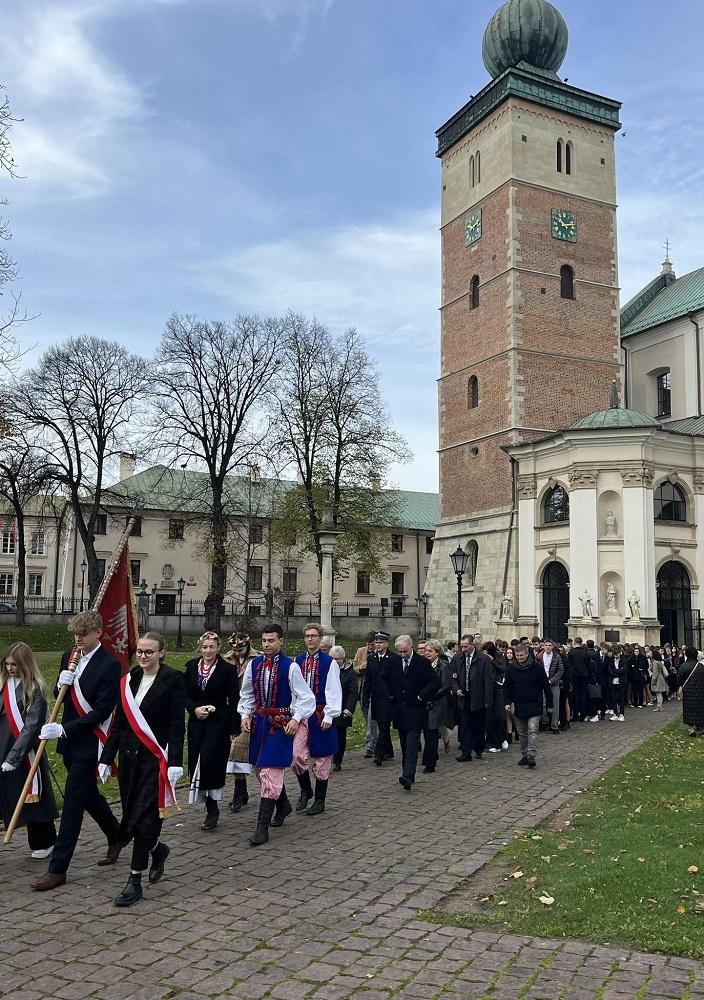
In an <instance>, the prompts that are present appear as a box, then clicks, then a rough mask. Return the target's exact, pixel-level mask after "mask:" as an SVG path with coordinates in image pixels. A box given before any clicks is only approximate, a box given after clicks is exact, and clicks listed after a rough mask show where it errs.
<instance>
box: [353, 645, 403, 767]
mask: <svg viewBox="0 0 704 1000" xmlns="http://www.w3.org/2000/svg"><path fill="white" fill-rule="evenodd" d="M374 646H375V647H376V648H375V650H374V652H373V653H369V654H368V656H367V669H366V671H365V676H364V687H363V689H362V710H363V711H364V712H365V713H366V712H367V711H368V710H369V706H370V705H371V716H372V719H373V720H374V722H376V724H377V726H378V727H379V735H378V737H377V741H376V747H375V749H374V763H375V764H376V766H377V767H381V765H382V764H383V763H384V761H385V760H393V759H394V747H393V743H392V742H391V718H392V707H393V702H392V698H391V692H390V691H389V686H388V679H387V678H388V673H389V669H390V668H391V666H393V665H394V664H395V663H396V661H399V658H398V656H396V654H395V653H390V652H389V637H388V635H387V633H386V632H377V633H376V635H375V636H374ZM399 662H400V661H399Z"/></svg>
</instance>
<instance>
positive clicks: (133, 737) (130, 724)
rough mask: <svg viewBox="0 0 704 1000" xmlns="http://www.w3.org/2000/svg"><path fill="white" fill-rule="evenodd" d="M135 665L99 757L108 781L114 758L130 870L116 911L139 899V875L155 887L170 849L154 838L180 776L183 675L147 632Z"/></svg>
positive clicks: (161, 641)
mask: <svg viewBox="0 0 704 1000" xmlns="http://www.w3.org/2000/svg"><path fill="white" fill-rule="evenodd" d="M136 655H137V666H136V667H135V668H134V669H133V670H132V672H131V673H129V674H126V675H125V676H124V677H123V678H122V680H121V682H120V702H119V704H118V707H117V712H116V713H115V723H114V725H113V727H112V731H111V733H110V737H109V739H108V741H107V743H106V744H105V747H104V749H103V752H102V754H101V757H100V766H99V769H98V770H99V774H100V777H101V780H103V781H107V779H108V778H109V777H110V770H111V765H112V763H113V761H114V760H115V755H116V754H118V753H119V756H120V767H119V770H118V774H117V780H118V783H119V786H120V800H121V802H122V822H121V823H120V832H119V834H118V837H119V840H120V841H121V842H123V843H128V842H129V841H130V840H132V841H133V844H132V870H131V873H130V877H129V879H128V881H127V885H126V886H125V888H124V889H123V890H122V892H121V893H120V895H119V896H118V897H117V898H116V899H115V906H132V905H133V904H134V903H138V902H139V900H140V899H141V898H142V895H143V893H142V873H143V872H144V871H145V870H146V869H147V866H148V865H149V855H150V854H151V859H152V863H151V866H150V867H149V881H150V882H151V883H152V884H153V883H155V882H158V881H159V879H160V878H161V876H162V875H163V874H164V864H165V862H166V859H167V858H168V856H169V853H170V850H169V847H168V845H167V844H165V843H164V842H163V841H161V840H160V839H159V837H160V834H161V827H162V823H163V821H164V819H165V818H166V817H167V816H169V815H172V814H173V813H174V812H175V811H178V809H179V807H178V805H177V803H176V787H175V786H176V782H177V781H178V780H179V778H181V777H182V776H183V766H182V762H183V738H184V732H185V691H184V685H183V674H180V673H178V672H177V671H176V670H173V669H172V668H171V667H169V666H168V665H167V664H166V663H165V662H164V655H165V650H164V639H163V637H162V636H161V635H159V633H158V632H146V633H145V634H144V635H143V636H140V638H139V639H138V640H137V654H136Z"/></svg>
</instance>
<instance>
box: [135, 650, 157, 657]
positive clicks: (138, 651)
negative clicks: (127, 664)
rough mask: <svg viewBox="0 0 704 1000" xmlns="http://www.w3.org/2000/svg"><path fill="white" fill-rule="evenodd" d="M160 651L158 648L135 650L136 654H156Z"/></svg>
mask: <svg viewBox="0 0 704 1000" xmlns="http://www.w3.org/2000/svg"><path fill="white" fill-rule="evenodd" d="M158 652H159V650H158V649H138V650H136V651H135V656H156V654H157V653H158Z"/></svg>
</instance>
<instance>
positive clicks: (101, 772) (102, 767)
mask: <svg viewBox="0 0 704 1000" xmlns="http://www.w3.org/2000/svg"><path fill="white" fill-rule="evenodd" d="M111 775H112V768H111V766H110V765H109V764H98V777H99V778H100V780H101V781H102V783H103V784H105V782H106V781H109V780H110V777H111Z"/></svg>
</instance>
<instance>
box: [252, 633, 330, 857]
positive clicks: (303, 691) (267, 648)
mask: <svg viewBox="0 0 704 1000" xmlns="http://www.w3.org/2000/svg"><path fill="white" fill-rule="evenodd" d="M283 641H284V633H283V629H282V628H281V626H280V625H276V624H271V625H266V626H265V627H264V629H263V630H262V650H263V653H262V655H261V656H258V657H257V658H256V659H255V660H253V661H252V663H251V664H250V665H249V667H247V669H246V670H245V672H244V675H243V677H242V690H241V694H240V703H239V706H238V711H239V713H240V715H241V717H242V729H243V730H244V731H245V732H246V733H250V741H249V760H250V762H251V764H252V765H253V767H254V773H255V774H256V776H257V780H258V781H259V783H260V785H261V801H260V803H259V816H258V817H257V828H256V830H255V832H254V835H253V836H252V837H250V838H249V842H250V844H251V845H252V847H259V846H261V845H262V844H266V842H267V841H268V840H269V827H270V826H275V827H278V826H282V825H283V822H284V820H285V819H286V817H287V816H289V815H290V814H291V812H292V811H293V810H292V808H291V803H290V802H289V800H288V796H287V795H286V788H285V786H284V774H285V772H286V768H287V767H291V764H292V763H293V741H294V738H295V735H296V732H297V731H298V729H299V726H300V724H301V722H303V721H304V720H305V719H307V718H309V716H311V715H312V714H313V712H315V695H314V694H313V692H312V691H311V689H310V688H309V687H308V685H307V684H306V682H305V681H304V680H303V675H302V674H301V668H300V667H299V666H298V664H297V663H295V662H294V661H293V660H291V659H290V657H288V656H286V655H285V653H282V652H281V648H282V646H283ZM274 809H276V816H274Z"/></svg>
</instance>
